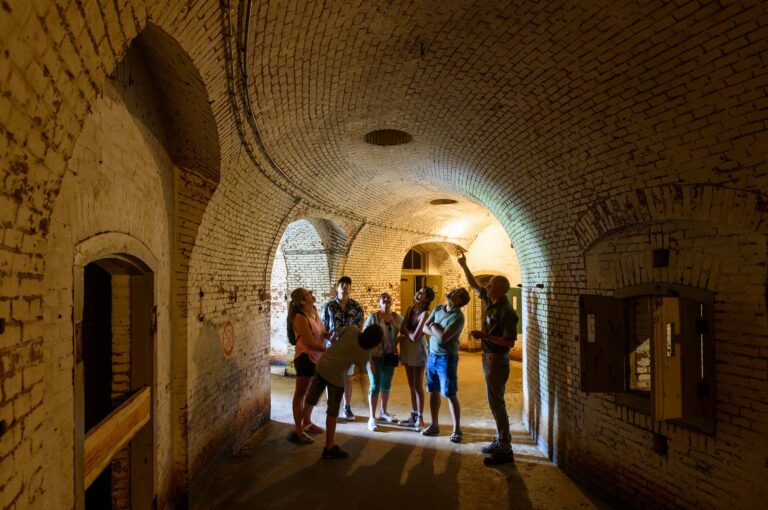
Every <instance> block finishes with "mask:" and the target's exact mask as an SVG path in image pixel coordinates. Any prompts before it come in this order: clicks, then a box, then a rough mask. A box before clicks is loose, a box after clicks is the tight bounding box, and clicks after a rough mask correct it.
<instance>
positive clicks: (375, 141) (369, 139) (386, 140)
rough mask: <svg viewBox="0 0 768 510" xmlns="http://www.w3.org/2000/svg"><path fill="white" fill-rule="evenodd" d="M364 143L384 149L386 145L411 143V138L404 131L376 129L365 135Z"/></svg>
mask: <svg viewBox="0 0 768 510" xmlns="http://www.w3.org/2000/svg"><path fill="white" fill-rule="evenodd" d="M363 140H365V142H366V143H370V144H371V145H381V146H383V147H386V146H388V145H403V144H406V143H410V142H412V141H413V136H411V135H410V133H406V132H405V131H400V130H399V129H377V130H375V131H371V132H370V133H366V135H365V136H364V137H363Z"/></svg>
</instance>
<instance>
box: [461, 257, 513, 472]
mask: <svg viewBox="0 0 768 510" xmlns="http://www.w3.org/2000/svg"><path fill="white" fill-rule="evenodd" d="M458 262H459V265H460V266H461V267H462V269H464V275H465V276H466V277H467V281H468V282H469V286H470V287H472V290H473V291H474V292H475V293H476V294H477V295H478V297H479V298H480V299H481V300H482V301H483V304H485V314H484V315H483V325H482V331H477V330H474V331H470V333H469V334H470V335H472V338H475V339H477V340H482V345H483V375H485V392H486V396H487V398H488V406H489V407H490V408H491V412H492V413H493V418H494V420H495V421H496V438H495V439H494V440H493V442H491V444H489V445H488V446H484V447H483V448H482V452H483V453H485V454H490V457H487V458H486V459H485V464H486V465H496V464H506V463H508V462H514V455H513V453H512V436H511V434H510V432H509V417H508V416H507V405H506V402H505V401H504V390H505V388H506V385H507V380H508V379H509V349H511V348H512V347H514V346H515V340H516V339H517V322H518V320H519V319H518V317H517V314H516V313H515V311H514V310H513V309H512V306H511V305H510V304H509V300H508V299H507V292H508V291H509V280H507V279H506V278H505V277H503V276H494V277H493V278H491V281H490V282H488V287H487V288H485V287H481V286H480V285H479V284H478V283H477V280H476V279H475V277H474V275H473V274H472V272H471V271H470V270H469V268H468V267H467V259H466V257H465V256H464V254H463V253H462V254H461V255H459V260H458Z"/></svg>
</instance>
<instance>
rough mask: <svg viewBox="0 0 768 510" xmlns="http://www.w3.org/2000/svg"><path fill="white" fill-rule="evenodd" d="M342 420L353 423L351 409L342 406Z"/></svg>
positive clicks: (353, 418) (353, 416)
mask: <svg viewBox="0 0 768 510" xmlns="http://www.w3.org/2000/svg"><path fill="white" fill-rule="evenodd" d="M344 419H345V420H347V421H355V415H354V414H353V413H352V408H351V407H349V406H344Z"/></svg>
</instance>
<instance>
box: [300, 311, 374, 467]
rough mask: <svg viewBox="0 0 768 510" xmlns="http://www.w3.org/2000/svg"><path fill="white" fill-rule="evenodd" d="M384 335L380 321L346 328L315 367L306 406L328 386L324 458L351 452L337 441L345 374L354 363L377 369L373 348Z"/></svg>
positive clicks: (312, 404) (343, 455)
mask: <svg viewBox="0 0 768 510" xmlns="http://www.w3.org/2000/svg"><path fill="white" fill-rule="evenodd" d="M383 338H384V331H383V330H382V329H381V326H379V325H378V324H371V325H370V326H368V327H367V328H365V329H364V330H363V332H362V333H361V332H360V330H359V329H357V327H355V326H347V327H345V328H343V329H342V330H341V332H340V334H339V337H338V339H337V340H336V341H335V342H334V343H333V344H332V345H331V346H330V347H329V348H328V350H326V351H325V354H324V355H323V357H322V358H320V361H318V363H317V366H316V367H315V375H314V376H313V378H312V382H310V383H309V390H307V396H306V400H305V402H306V406H307V407H309V408H310V410H309V415H310V416H311V413H312V410H311V408H312V407H314V406H316V405H317V402H318V400H319V399H320V395H321V394H322V393H323V391H324V390H325V389H326V388H327V389H328V409H327V411H326V418H325V447H324V448H323V454H322V457H323V458H324V459H342V458H344V457H347V456H348V455H349V454H348V453H347V452H345V451H344V450H342V449H341V448H339V447H338V445H336V444H335V443H334V440H335V439H336V419H337V418H338V416H339V407H340V405H341V399H342V397H343V396H344V377H345V376H346V374H347V371H348V370H349V368H350V367H351V366H352V365H357V366H358V368H359V369H360V370H361V371H362V370H365V368H366V365H369V366H370V369H371V370H373V371H374V372H375V370H376V367H375V365H373V364H372V363H371V350H373V349H374V348H376V347H377V346H379V345H380V344H381V342H382V339H383Z"/></svg>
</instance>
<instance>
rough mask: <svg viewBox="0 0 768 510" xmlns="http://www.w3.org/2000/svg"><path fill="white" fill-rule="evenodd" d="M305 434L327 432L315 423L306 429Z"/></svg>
mask: <svg viewBox="0 0 768 510" xmlns="http://www.w3.org/2000/svg"><path fill="white" fill-rule="evenodd" d="M304 432H306V433H308V434H320V433H321V432H325V430H323V429H321V428H320V427H318V426H317V425H315V424H314V423H310V424H309V425H307V426H306V427H304Z"/></svg>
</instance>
